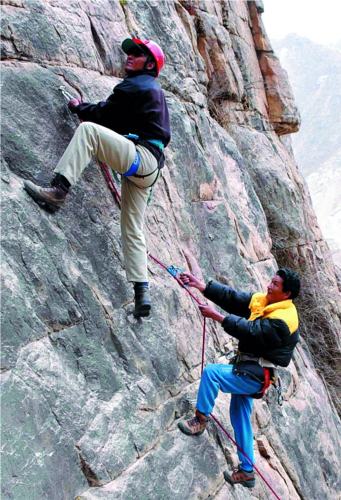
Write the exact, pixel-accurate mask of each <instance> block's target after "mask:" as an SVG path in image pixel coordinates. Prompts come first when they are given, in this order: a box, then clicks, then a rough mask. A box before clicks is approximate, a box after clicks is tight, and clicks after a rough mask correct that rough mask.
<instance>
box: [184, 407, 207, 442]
mask: <svg viewBox="0 0 341 500" xmlns="http://www.w3.org/2000/svg"><path fill="white" fill-rule="evenodd" d="M207 422H208V418H207V417H206V415H203V414H202V413H200V412H199V411H198V410H197V411H196V412H195V416H194V417H192V418H185V419H183V420H180V422H179V423H178V427H179V429H180V431H181V432H183V433H184V434H187V436H200V434H202V433H203V432H204V430H205V429H206V425H207Z"/></svg>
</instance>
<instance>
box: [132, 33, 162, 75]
mask: <svg viewBox="0 0 341 500" xmlns="http://www.w3.org/2000/svg"><path fill="white" fill-rule="evenodd" d="M141 46H142V47H143V48H144V49H146V50H147V52H149V53H150V54H151V55H152V56H153V58H154V60H155V63H156V76H159V73H160V71H161V70H162V68H163V67H164V65H165V54H164V53H163V50H162V49H161V47H160V45H158V44H157V43H155V42H153V41H152V40H140V39H139V38H126V39H125V40H123V42H122V50H123V51H124V52H125V53H126V54H129V53H130V52H131V50H132V49H134V48H135V49H136V48H137V47H138V48H140V47H141Z"/></svg>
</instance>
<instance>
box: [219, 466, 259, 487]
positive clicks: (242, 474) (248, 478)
mask: <svg viewBox="0 0 341 500" xmlns="http://www.w3.org/2000/svg"><path fill="white" fill-rule="evenodd" d="M224 478H225V480H226V481H227V482H228V483H230V484H232V486H233V485H235V484H241V485H242V486H245V487H246V488H253V487H254V486H255V484H256V478H255V473H254V472H253V471H252V472H247V471H246V470H243V469H241V468H240V465H239V466H238V467H237V468H236V469H233V472H232V473H230V472H228V471H225V472H224Z"/></svg>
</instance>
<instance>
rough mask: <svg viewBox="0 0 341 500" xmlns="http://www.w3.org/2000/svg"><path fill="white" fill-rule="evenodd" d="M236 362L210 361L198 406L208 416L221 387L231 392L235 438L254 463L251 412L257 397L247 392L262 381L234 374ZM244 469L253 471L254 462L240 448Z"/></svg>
mask: <svg viewBox="0 0 341 500" xmlns="http://www.w3.org/2000/svg"><path fill="white" fill-rule="evenodd" d="M232 370H233V366H232V365H220V364H209V365H207V366H206V368H205V369H204V371H203V373H202V377H201V381H200V387H199V392H198V399H197V409H198V410H199V411H200V413H203V414H204V415H206V416H208V415H210V413H211V412H212V410H213V406H214V402H215V399H216V397H217V396H218V391H219V389H220V390H221V391H223V392H228V393H231V394H232V396H231V404H230V420H231V424H232V427H233V430H234V435H235V441H236V443H237V444H238V446H240V447H241V448H242V449H243V450H244V451H245V453H246V454H247V455H248V457H249V458H250V460H251V461H252V463H254V453H253V432H252V425H251V413H252V407H253V398H250V397H249V396H247V394H254V393H255V392H258V391H259V390H260V389H261V387H262V384H261V383H260V382H257V381H256V380H253V379H251V378H249V377H247V376H244V375H234V374H233V372H232ZM238 457H239V460H240V464H241V468H242V469H243V470H245V471H248V472H249V471H252V465H250V462H249V461H248V460H247V458H246V457H245V456H244V455H243V454H242V453H241V452H240V451H239V450H238Z"/></svg>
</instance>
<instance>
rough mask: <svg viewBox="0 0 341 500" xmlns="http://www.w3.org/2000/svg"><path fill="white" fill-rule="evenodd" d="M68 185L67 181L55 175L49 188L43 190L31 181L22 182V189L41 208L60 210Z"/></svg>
mask: <svg viewBox="0 0 341 500" xmlns="http://www.w3.org/2000/svg"><path fill="white" fill-rule="evenodd" d="M69 186H70V184H69V183H68V181H67V179H65V178H64V177H63V176H61V175H59V174H57V175H56V176H55V177H54V179H53V180H52V182H51V187H48V188H43V187H41V186H38V185H37V184H34V183H33V182H31V181H24V189H25V191H27V193H28V194H29V195H30V196H31V197H32V198H33V199H34V201H36V202H37V203H38V204H39V205H40V206H41V207H43V208H45V209H47V210H51V211H54V210H57V209H58V208H60V207H61V206H62V205H63V203H64V201H65V198H66V195H67V194H68V191H69Z"/></svg>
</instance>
